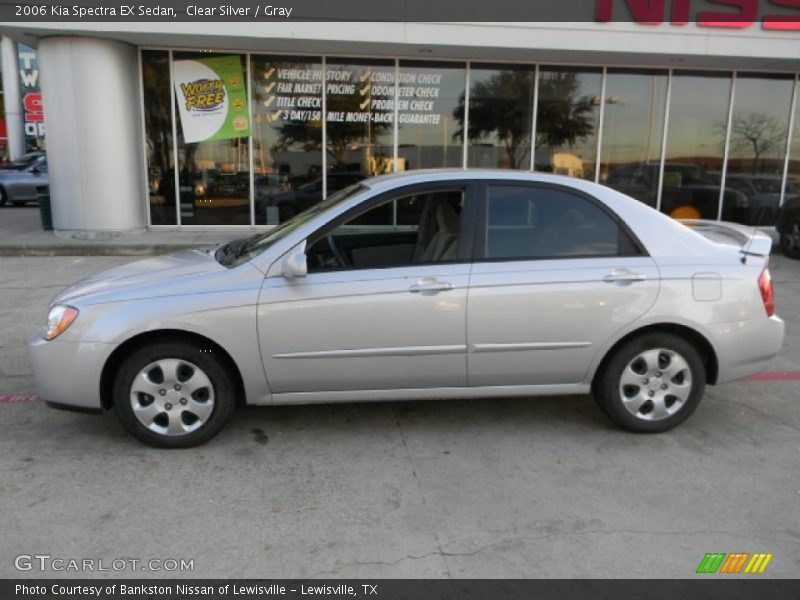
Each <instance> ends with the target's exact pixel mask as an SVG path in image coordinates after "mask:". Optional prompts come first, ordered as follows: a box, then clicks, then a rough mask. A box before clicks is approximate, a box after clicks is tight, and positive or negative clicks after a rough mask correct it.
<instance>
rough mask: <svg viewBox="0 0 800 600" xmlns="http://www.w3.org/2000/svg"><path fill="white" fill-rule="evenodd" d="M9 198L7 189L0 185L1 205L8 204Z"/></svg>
mask: <svg viewBox="0 0 800 600" xmlns="http://www.w3.org/2000/svg"><path fill="white" fill-rule="evenodd" d="M7 200H8V194H7V193H6V191H5V189H3V187H2V186H0V207H2V206H5V205H6V201H7Z"/></svg>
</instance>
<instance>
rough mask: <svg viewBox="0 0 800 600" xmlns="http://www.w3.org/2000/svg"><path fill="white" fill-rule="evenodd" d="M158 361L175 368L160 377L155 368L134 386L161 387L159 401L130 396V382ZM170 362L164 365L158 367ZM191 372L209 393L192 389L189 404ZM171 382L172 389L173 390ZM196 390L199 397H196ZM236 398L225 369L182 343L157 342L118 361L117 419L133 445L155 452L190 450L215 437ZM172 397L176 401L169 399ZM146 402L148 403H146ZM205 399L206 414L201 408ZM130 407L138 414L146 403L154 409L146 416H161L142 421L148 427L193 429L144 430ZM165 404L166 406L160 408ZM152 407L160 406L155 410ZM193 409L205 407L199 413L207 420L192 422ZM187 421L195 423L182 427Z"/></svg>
mask: <svg viewBox="0 0 800 600" xmlns="http://www.w3.org/2000/svg"><path fill="white" fill-rule="evenodd" d="M158 361H173V363H174V364H176V365H178V366H176V368H175V373H176V375H175V377H174V378H170V377H165V376H164V372H163V371H161V369H160V367H155V368H154V369H151V370H150V371H148V373H147V378H144V379H139V380H137V381H139V383H140V385H141V384H142V382H144V384H145V385H146V386H153V385H155V386H158V387H160V386H162V385H163V388H162V389H163V391H164V392H165V393H164V394H160V392H161V391H162V390H159V395H160V396H161V397H160V398H157V402H156V394H153V395H152V396H151V395H149V394H146V393H143V392H139V393H137V395H136V397H134V395H133V390H132V389H131V387H132V385H133V383H134V379H135V378H137V377H138V376H140V374H142V372H143V370H144V369H145V368H147V367H148V366H150V367H152V366H153V365H154V363H158ZM173 363H169V362H164V363H162V364H165V365H166V364H173ZM181 369H183V371H181ZM196 369H197V370H199V371H200V375H201V376H204V377H205V379H201V381H207V382H209V383H210V389H209V386H208V385H203V386H202V389H197V390H196V393H197V397H196V399H195V396H194V394H195V392H189V393H187V389H189V388H190V385H191V384H190V382H191V381H195V382H196V380H194V379H192V378H194V377H196V376H197V372H196ZM189 371H191V375H190V376H188V377H187V378H186V379H182V378H181V376H182V375H181V373H183V375H186V374H188V373H189ZM158 372H161V375H162V377H161V379H162V381H161V383H159V382H158V381H157V380H158V377H157V375H158ZM173 381H174V382H176V383H177V385H173V383H172V382H173ZM154 382H155V383H154ZM181 383H183V384H184V387H185V389H183V390H181V391H180V392H179V391H177V390H178V389H180V387H181V386H180V384H181ZM173 388H174V390H175V391H174V390H173ZM148 389H149V388H148ZM201 391H202V392H203V394H200V392H201ZM236 393H237V386H236V383H235V379H234V377H233V376H232V375H231V373H230V370H229V368H228V366H227V364H226V363H225V362H223V361H222V360H220V359H219V358H217V357H216V356H215V355H214V354H213V352H208V349H207V347H200V346H195V345H192V344H190V343H186V342H161V343H154V344H150V345H147V346H144V347H142V348H139V349H138V350H136V351H134V352H133V353H132V354H131V355H130V356H128V357H127V358H126V359H125V360H124V361H123V363H122V364H121V365H120V367H119V369H118V371H117V374H116V378H115V380H114V386H113V401H114V408H115V409H116V412H117V416H118V418H119V420H120V422H121V423H122V425H123V427H125V429H127V430H128V432H130V433H131V434H132V435H133V436H134V437H136V438H137V439H138V440H140V441H142V442H144V443H145V444H147V445H149V446H154V447H156V448H190V447H192V446H198V445H200V444H204V443H205V442H207V441H208V440H210V439H211V438H213V437H214V436H215V435H217V433H219V431H220V430H221V429H222V428H223V426H224V425H225V423H226V422H227V420H228V418H229V417H230V416H231V413H232V412H233V408H234V406H235V404H236ZM183 395H186V396H188V398H183V397H181V398H178V396H183ZM202 395H205V396H206V399H205V402H199V401H200V400H202V397H201V396H202ZM173 396H176V397H175V398H173ZM150 398H152V399H153V400H152V401H150ZM209 400H210V405H211V407H210V409H209V408H208V406H207V403H208V402H209ZM134 402H136V403H137V405H138V408H139V409H142V410H145V409H148V407H149V406H150V404H153V406H154V408H153V409H152V411H151V412H153V413H154V412H158V411H159V410H160V411H161V412H160V413H159V414H158V415H157V416H156V417H155V418H152V419H148V420H150V421H151V427H154V428H157V429H167V427H168V426H169V424H170V423H176V427H178V426H180V423H184V425H183V427H184V428H186V427H187V426H188V427H192V426H195V425H196V426H197V428H196V429H194V430H191V431H188V432H181V433H175V434H168V433H166V431H164V432H159V431H156V430H155V429H150V428H148V427H146V426H145V425H144V424H143V422H142V421H141V420H140V417H139V416H137V414H135V412H134V406H133V404H134ZM165 402H166V403H167V404H163V403H165ZM179 402H180V404H183V405H185V407H186V408H183V407H181V406H180V404H179ZM158 403H161V404H162V405H163V406H159V405H158ZM170 403H171V404H170ZM193 406H196V407H201V408H202V407H203V406H206V408H205V409H203V410H210V415H208V416H206V417H205V418H204V420H203V419H199V418H197V415H196V414H195V413H194V412H191V410H192V407H193ZM164 409H166V410H164ZM173 409H174V410H173ZM167 411H169V412H167ZM189 417H195V418H196V420H194V421H193V422H189V423H188V425H187V424H186V422H187V421H191V419H190V418H189ZM142 418H146V417H142ZM175 418H177V419H178V420H179V421H180V423H178V421H171V419H175ZM165 423H166V425H165Z"/></svg>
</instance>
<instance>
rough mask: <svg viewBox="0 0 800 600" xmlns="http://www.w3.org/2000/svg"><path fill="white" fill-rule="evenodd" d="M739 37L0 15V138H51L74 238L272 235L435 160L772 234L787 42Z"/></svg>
mask: <svg viewBox="0 0 800 600" xmlns="http://www.w3.org/2000/svg"><path fill="white" fill-rule="evenodd" d="M590 16H591V15H590ZM731 25H732V24H731V23H708V24H705V25H704V26H703V25H701V24H698V23H693V22H690V23H686V24H673V23H672V22H670V21H668V20H667V21H664V22H663V23H661V24H659V25H654V24H639V23H635V22H590V21H586V22H574V23H474V22H470V23H465V22H459V23H455V22H454V23H449V22H439V23H409V22H394V23H392V22H386V23H363V22H361V23H349V22H325V23H320V22H295V21H288V20H271V21H261V22H219V23H208V22H148V23H146V24H143V23H126V22H118V23H98V22H63V23H39V22H27V23H13V24H12V23H2V24H0V34H2V36H3V40H2V44H1V45H0V49H1V50H2V63H1V64H2V70H3V99H4V102H3V111H4V115H5V122H4V123H5V127H4V128H3V129H2V130H0V138H2V139H0V145H2V148H3V151H4V152H5V153H6V154H7V155H9V156H10V157H11V158H14V157H16V156H18V155H19V154H20V153H21V152H24V151H25V147H26V145H27V146H28V148H30V147H37V146H44V147H46V150H47V154H48V160H49V177H50V194H51V202H52V210H53V219H54V225H55V228H56V230H57V232H63V233H67V234H69V233H75V232H82V233H87V232H88V233H90V234H94V233H106V234H107V233H109V232H114V233H116V232H119V233H126V232H135V231H141V230H143V229H145V228H201V227H225V228H230V227H241V228H251V227H256V226H270V225H276V224H278V223H280V222H282V221H284V220H285V219H287V218H289V217H290V216H292V215H293V214H296V213H297V212H299V211H301V210H304V209H305V208H307V207H308V206H311V205H313V204H314V203H316V202H319V201H320V200H321V199H323V198H324V197H326V196H328V195H330V194H332V193H334V192H336V191H337V190H340V189H342V188H344V187H346V186H348V185H350V184H352V183H354V182H356V181H358V180H360V179H362V178H365V177H369V176H372V175H379V174H383V173H390V172H393V171H405V170H414V169H425V168H440V167H453V168H476V167H480V168H493V169H521V170H531V169H533V170H535V171H544V172H555V173H559V174H563V175H566V176H568V177H576V178H583V179H588V180H592V181H596V182H599V183H602V184H605V185H608V186H610V187H612V188H615V189H618V190H620V191H623V192H625V193H627V194H630V195H631V196H633V197H635V198H637V199H639V200H641V201H642V202H645V203H647V204H649V205H651V206H653V207H654V208H657V209H658V210H661V211H663V212H665V213H667V214H670V215H673V216H676V217H689V218H691V217H702V218H709V219H725V220H733V221H737V222H741V223H746V224H753V225H769V224H770V223H772V222H774V216H775V212H776V210H777V208H778V207H779V205H780V204H781V203H782V202H783V201H785V199H786V198H787V197H789V196H791V195H793V194H800V98H799V96H800V83H799V82H798V72H800V30H797V29H791V28H788V27H782V28H776V29H773V28H769V27H765V26H764V25H763V23H760V22H756V23H754V24H741V23H740V24H738V25H739V26H735V27H734V26H731ZM743 25H744V26H743ZM21 51H22V52H24V53H27V54H26V56H28V62H27V63H26V62H24V61H23V60H22V59H21V55H20V52H21ZM30 52H34V53H35V55H36V56H35V60H36V65H37V68H38V86H39V88H40V90H37V93H40V94H41V96H40V98H41V100H42V104H43V108H40V109H39V110H40V114H41V111H43V115H41V122H42V126H41V127H40V128H38V129H35V131H36V132H38V133H39V134H41V137H42V139H39V140H37V143H36V144H31V143H30V140H28V143H26V135H29V134H31V132H32V131H33V130H31V129H30V126H29V125H28V123H27V121H26V118H27V117H26V111H28V112H31V111H30V109H31V101H30V99H29V100H28V103H27V105H23V100H24V98H23V95H24V94H23V91H24V90H22V89H21V88H22V87H24V86H23V85H21V83H20V81H21V79H20V75H25V68H26V65H27V66H28V68H30V65H31V64H32V63H31V59H30ZM30 79H31V78H30V74H29V73H28V76H27V81H28V82H30ZM22 81H25V80H24V79H23V80H22ZM34 108H36V107H34ZM35 112H36V111H35V110H34V111H33V113H35ZM23 128H24V129H23ZM3 136H4V137H3ZM386 218H387V219H392V220H393V221H392V222H393V223H397V214H396V213H395V214H394V215H387V217H386Z"/></svg>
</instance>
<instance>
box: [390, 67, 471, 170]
mask: <svg viewBox="0 0 800 600" xmlns="http://www.w3.org/2000/svg"><path fill="white" fill-rule="evenodd" d="M399 78H400V81H399V83H398V98H397V103H398V160H397V170H398V171H405V170H411V169H433V168H440V167H460V166H461V165H462V164H463V142H462V141H460V140H459V138H458V137H457V133H458V122H457V119H456V117H454V116H453V115H454V114H455V113H456V109H457V107H458V103H459V99H460V98H461V97H462V96H463V94H464V89H465V84H466V68H465V66H464V65H463V64H460V63H451V62H432V61H400V70H399Z"/></svg>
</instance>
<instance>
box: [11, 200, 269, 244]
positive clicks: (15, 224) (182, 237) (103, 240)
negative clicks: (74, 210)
mask: <svg viewBox="0 0 800 600" xmlns="http://www.w3.org/2000/svg"><path fill="white" fill-rule="evenodd" d="M263 230H264V228H263V227H261V228H254V227H237V228H232V229H231V230H230V231H224V232H223V231H219V230H216V231H213V230H212V231H209V230H203V229H196V230H193V231H190V230H181V231H176V230H170V229H150V230H147V231H143V232H139V233H134V234H128V235H112V234H110V233H106V234H104V233H96V234H93V235H92V236H91V237H87V236H83V235H81V234H78V233H75V234H72V235H68V234H63V233H59V234H55V233H53V232H52V231H43V230H42V226H41V223H40V218H39V208H38V207H35V206H23V207H14V206H5V207H3V208H0V256H143V255H158V254H164V253H166V252H171V251H173V250H178V249H181V248H190V247H195V246H206V245H209V244H219V243H222V242H227V241H230V240H232V239H235V238H239V237H245V236H248V235H253V234H254V233H257V232H258V231H263Z"/></svg>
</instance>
